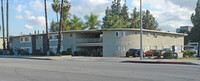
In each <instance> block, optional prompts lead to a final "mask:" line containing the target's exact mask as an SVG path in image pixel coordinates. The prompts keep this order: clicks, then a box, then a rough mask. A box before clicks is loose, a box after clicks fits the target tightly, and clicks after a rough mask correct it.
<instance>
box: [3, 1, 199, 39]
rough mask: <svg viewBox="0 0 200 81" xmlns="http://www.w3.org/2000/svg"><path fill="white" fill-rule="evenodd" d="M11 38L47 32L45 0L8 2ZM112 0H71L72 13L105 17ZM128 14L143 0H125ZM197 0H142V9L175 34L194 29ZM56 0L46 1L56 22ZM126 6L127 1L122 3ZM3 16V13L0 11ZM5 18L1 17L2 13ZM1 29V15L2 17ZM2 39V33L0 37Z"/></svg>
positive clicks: (50, 14)
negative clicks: (53, 6) (190, 27)
mask: <svg viewBox="0 0 200 81" xmlns="http://www.w3.org/2000/svg"><path fill="white" fill-rule="evenodd" d="M9 1H10V2H9V27H10V35H20V33H23V34H29V33H33V32H34V31H35V30H37V31H38V30H39V31H40V32H42V31H43V30H44V31H45V13H44V0H9ZM112 1H113V0H69V2H70V3H71V5H72V8H71V10H70V13H71V14H75V15H77V16H78V17H80V18H82V19H83V21H84V16H85V15H89V14H90V13H91V12H92V13H95V14H96V15H99V20H101V21H102V17H104V16H105V9H106V8H107V7H110V6H111V3H112ZM126 1H127V6H128V8H129V13H131V12H132V10H133V8H135V7H137V8H138V10H139V6H140V5H139V4H140V3H139V1H140V0H126ZM196 2H197V0H143V10H147V9H148V10H150V12H151V14H153V16H154V17H155V18H156V20H157V22H158V24H159V27H158V28H160V29H162V31H170V32H175V31H176V28H179V27H180V26H193V25H192V23H191V21H190V17H191V14H192V13H194V10H195V7H196ZM52 3H53V0H47V10H48V11H47V12H48V22H49V23H50V22H51V21H52V20H54V21H56V20H57V19H56V13H55V12H54V11H53V10H52V8H51V4H52ZM122 4H124V0H122ZM0 13H2V12H1V10H0ZM1 15H2V14H1ZM4 18H5V19H4V22H5V27H6V0H4ZM0 25H1V26H2V16H0ZM0 35H1V36H2V32H1V34H0Z"/></svg>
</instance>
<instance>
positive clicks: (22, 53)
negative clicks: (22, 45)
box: [21, 51, 29, 55]
mask: <svg viewBox="0 0 200 81" xmlns="http://www.w3.org/2000/svg"><path fill="white" fill-rule="evenodd" d="M21 55H29V52H28V51H21Z"/></svg>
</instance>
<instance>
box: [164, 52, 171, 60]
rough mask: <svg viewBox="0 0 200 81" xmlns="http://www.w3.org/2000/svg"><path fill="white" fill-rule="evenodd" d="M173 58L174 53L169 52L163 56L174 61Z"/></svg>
mask: <svg viewBox="0 0 200 81" xmlns="http://www.w3.org/2000/svg"><path fill="white" fill-rule="evenodd" d="M172 57H173V54H172V51H168V52H166V53H164V54H163V58H164V59H172Z"/></svg>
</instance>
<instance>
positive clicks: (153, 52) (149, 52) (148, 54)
mask: <svg viewBox="0 0 200 81" xmlns="http://www.w3.org/2000/svg"><path fill="white" fill-rule="evenodd" d="M156 52H159V53H161V55H162V52H163V51H162V50H149V51H147V52H145V53H144V54H145V56H154V55H155V53H156Z"/></svg>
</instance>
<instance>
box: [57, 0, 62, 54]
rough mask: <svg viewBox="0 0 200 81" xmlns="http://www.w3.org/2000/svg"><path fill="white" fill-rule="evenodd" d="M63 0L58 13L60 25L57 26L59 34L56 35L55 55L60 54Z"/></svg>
mask: <svg viewBox="0 0 200 81" xmlns="http://www.w3.org/2000/svg"><path fill="white" fill-rule="evenodd" d="M62 13H63V0H62V4H61V14H60V26H59V30H58V31H59V35H58V48H57V55H59V54H60V47H61V27H62V24H63V23H62V19H63V14H62Z"/></svg>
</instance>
